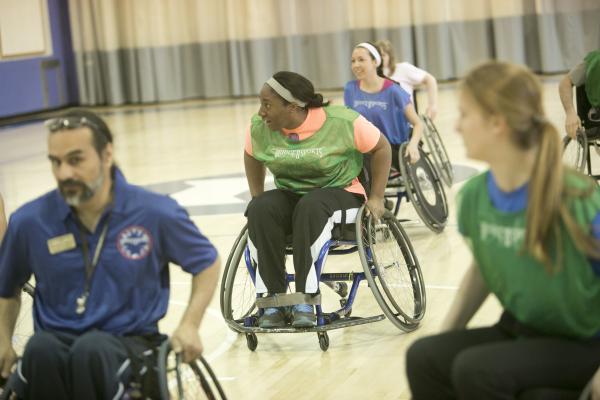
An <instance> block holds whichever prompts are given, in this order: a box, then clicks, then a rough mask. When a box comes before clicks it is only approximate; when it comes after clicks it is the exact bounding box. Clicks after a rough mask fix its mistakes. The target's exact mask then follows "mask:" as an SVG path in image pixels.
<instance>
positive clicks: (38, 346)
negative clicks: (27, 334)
mask: <svg viewBox="0 0 600 400" xmlns="http://www.w3.org/2000/svg"><path fill="white" fill-rule="evenodd" d="M126 343H127V344H128V347H129V348H130V351H133V352H134V353H135V354H140V355H141V354H142V353H143V352H144V351H145V350H147V347H146V346H145V343H144V342H143V341H138V340H137V338H136V337H127V340H126ZM126 360H128V350H127V348H126V347H125V344H124V342H123V339H121V338H117V337H116V336H114V335H111V334H108V333H105V332H100V331H91V332H88V333H85V334H83V335H80V336H76V335H72V334H69V333H64V332H54V331H40V332H37V333H36V334H34V335H33V336H32V337H31V338H30V339H29V341H28V342H27V346H26V347H25V352H24V354H23V358H22V359H21V361H20V363H21V364H20V365H19V367H18V371H17V373H18V374H19V379H18V381H19V385H18V386H19V387H17V388H15V391H16V392H17V393H18V394H19V395H20V397H21V396H22V397H23V398H25V399H47V400H62V399H65V400H66V399H86V400H95V399H113V398H121V397H120V396H119V393H123V392H124V391H125V390H126V388H125V387H124V386H123V383H122V381H123V379H126V380H127V379H128V377H125V376H123V375H122V374H123V373H124V371H125V370H126V369H127V368H128V366H129V365H130V364H129V362H126ZM127 372H129V371H127ZM128 375H129V373H128ZM115 396H117V397H115Z"/></svg>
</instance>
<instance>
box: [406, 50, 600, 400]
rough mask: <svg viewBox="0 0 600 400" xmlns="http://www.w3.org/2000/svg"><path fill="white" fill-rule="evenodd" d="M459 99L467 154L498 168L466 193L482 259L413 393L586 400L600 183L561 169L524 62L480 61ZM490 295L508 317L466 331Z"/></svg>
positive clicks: (417, 355) (464, 230)
mask: <svg viewBox="0 0 600 400" xmlns="http://www.w3.org/2000/svg"><path fill="white" fill-rule="evenodd" d="M459 104H460V105H459V110H460V116H459V119H458V122H457V126H456V127H457V131H458V132H459V134H460V135H461V136H462V138H463V140H464V144H465V148H466V150H467V156H468V157H470V158H473V159H477V160H480V161H484V162H486V163H488V164H489V167H490V168H489V170H488V171H486V172H484V173H482V174H480V175H478V176H476V177H474V178H472V179H471V180H470V181H468V182H467V183H466V184H465V185H464V187H463V188H462V189H461V192H460V194H459V197H458V203H457V214H458V228H459V231H460V233H461V234H462V235H463V236H464V237H465V239H466V241H467V243H468V245H469V247H470V248H471V251H472V253H473V263H472V265H471V266H470V267H469V269H468V270H467V272H466V274H465V276H464V278H463V281H462V283H461V285H460V288H459V290H458V293H457V296H456V298H455V300H454V302H453V304H452V306H451V308H450V310H449V312H448V314H447V315H446V320H445V322H444V324H443V327H442V333H441V334H438V335H436V336H431V337H427V338H424V339H420V340H418V341H417V342H415V343H414V344H413V345H412V346H411V347H410V348H409V350H408V352H407V356H406V362H407V375H408V379H409V383H410V387H411V391H412V394H413V398H414V399H415V400H419V399H427V400H432V399H455V398H460V399H548V398H577V392H578V391H580V390H581V389H583V387H584V386H585V384H586V382H587V381H588V380H589V379H590V378H591V377H592V376H593V375H594V372H595V371H596V369H597V368H598V365H599V364H600V263H599V262H598V255H599V251H598V239H597V238H598V237H599V236H600V217H599V212H600V189H599V188H598V187H597V186H596V184H595V183H594V182H593V181H591V180H590V179H589V178H588V177H586V176H583V175H580V174H578V173H576V172H575V171H573V170H570V169H568V168H567V167H565V166H563V164H562V145H561V140H560V137H559V134H558V132H557V130H556V128H555V127H554V126H553V125H552V124H551V123H550V122H549V121H548V120H547V118H546V117H545V115H544V111H543V108H542V90H541V84H540V82H539V80H538V79H537V78H536V77H535V76H534V75H533V74H532V73H531V72H530V71H529V70H527V69H526V68H524V67H520V66H516V65H511V64H508V63H501V62H495V61H494V62H488V63H485V64H483V65H481V66H479V67H477V68H475V69H473V70H472V71H471V72H470V73H469V74H468V75H467V76H466V78H465V79H464V81H463V83H462V86H461V90H460V101H459ZM490 293H492V294H493V295H494V296H495V297H496V298H497V299H498V300H499V302H500V303H501V305H502V307H503V309H504V310H503V313H502V316H501V318H500V320H499V322H498V323H497V324H495V325H493V326H490V327H483V328H467V323H468V322H469V320H470V319H471V318H472V317H473V315H474V314H475V312H476V311H477V310H478V309H479V307H480V306H481V304H482V303H483V302H484V300H485V299H486V298H487V297H488V295H489V294H490ZM553 396H565V397H553Z"/></svg>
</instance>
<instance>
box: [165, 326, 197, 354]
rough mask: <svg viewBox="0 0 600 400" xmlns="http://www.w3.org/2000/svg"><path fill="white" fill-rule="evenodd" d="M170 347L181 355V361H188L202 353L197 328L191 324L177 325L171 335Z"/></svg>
mask: <svg viewBox="0 0 600 400" xmlns="http://www.w3.org/2000/svg"><path fill="white" fill-rule="evenodd" d="M171 347H172V348H173V351H174V352H175V353H181V354H182V355H183V362H186V363H189V362H191V361H194V360H196V359H198V358H199V357H200V356H201V355H202V351H203V350H204V347H203V346H202V341H201V340H200V335H199V334H198V329H197V328H196V327H194V326H192V325H189V324H188V325H179V327H177V329H176V330H175V332H173V335H172V336H171Z"/></svg>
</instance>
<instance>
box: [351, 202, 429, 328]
mask: <svg viewBox="0 0 600 400" xmlns="http://www.w3.org/2000/svg"><path fill="white" fill-rule="evenodd" d="M356 220H357V224H356V236H357V241H358V254H359V256H360V260H361V264H362V266H363V269H364V272H365V277H366V279H367V282H368V283H369V287H370V288H371V291H372V292H373V295H374V296H375V300H376V301H377V303H378V304H379V306H380V307H381V310H382V311H383V313H384V315H385V316H386V317H387V318H388V319H389V320H390V321H391V322H392V323H393V324H394V325H395V326H396V327H398V328H399V329H400V330H402V331H404V332H411V331H414V330H415V329H417V328H418V326H419V323H420V321H421V320H422V318H423V316H424V315H425V309H426V295H425V284H424V280H423V275H422V273H421V268H420V265H419V262H418V259H417V257H416V254H415V252H414V249H413V247H412V244H411V243H410V240H409V239H408V235H407V234H406V232H405V231H404V229H403V228H402V226H401V225H400V223H399V222H398V221H397V220H396V218H395V217H394V216H393V214H392V213H391V212H389V211H388V212H386V214H385V216H384V217H383V218H382V222H383V223H385V224H387V225H388V227H390V228H391V229H390V232H392V234H393V235H394V239H395V240H396V242H397V244H398V247H399V248H400V250H401V252H402V256H403V258H404V261H405V262H406V265H407V266H408V267H409V268H408V272H409V275H410V276H411V286H412V296H413V309H414V310H415V311H414V312H412V313H410V312H409V311H408V310H405V309H404V307H402V306H400V304H399V302H398V301H397V299H395V298H394V295H393V294H392V293H391V291H390V288H389V287H390V285H389V284H388V283H387V282H385V278H382V277H383V276H384V275H383V274H381V273H380V272H379V271H380V270H381V269H382V268H383V266H381V265H378V264H377V262H376V259H375V257H374V256H373V249H372V246H371V245H372V243H371V242H372V237H373V233H372V231H371V230H372V227H373V217H372V216H371V215H366V212H365V206H362V207H361V208H360V210H359V211H358V215H357V219H356ZM376 276H377V278H376Z"/></svg>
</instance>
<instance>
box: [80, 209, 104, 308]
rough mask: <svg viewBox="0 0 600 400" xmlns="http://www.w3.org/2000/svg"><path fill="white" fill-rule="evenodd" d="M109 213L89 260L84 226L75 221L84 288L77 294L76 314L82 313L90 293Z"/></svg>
mask: <svg viewBox="0 0 600 400" xmlns="http://www.w3.org/2000/svg"><path fill="white" fill-rule="evenodd" d="M111 214H112V212H110V213H109V214H108V217H106V222H105V223H104V226H103V227H102V232H101V233H100V238H99V239H98V244H97V245H96V251H94V258H93V259H92V260H90V248H89V244H88V241H87V238H86V235H85V228H84V226H83V224H82V223H81V221H79V220H78V221H77V222H78V223H77V225H78V226H79V233H80V236H81V251H82V253H83V262H84V263H85V288H84V290H83V294H82V295H81V296H79V297H78V298H77V301H76V305H77V308H76V309H75V312H76V313H77V314H83V313H84V312H85V303H86V302H87V298H88V296H89V294H90V285H91V283H92V276H93V275H94V271H95V270H96V266H97V265H98V261H99V260H100V253H102V248H103V247H104V240H105V239H106V234H107V232H108V222H109V221H110V216H111Z"/></svg>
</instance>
